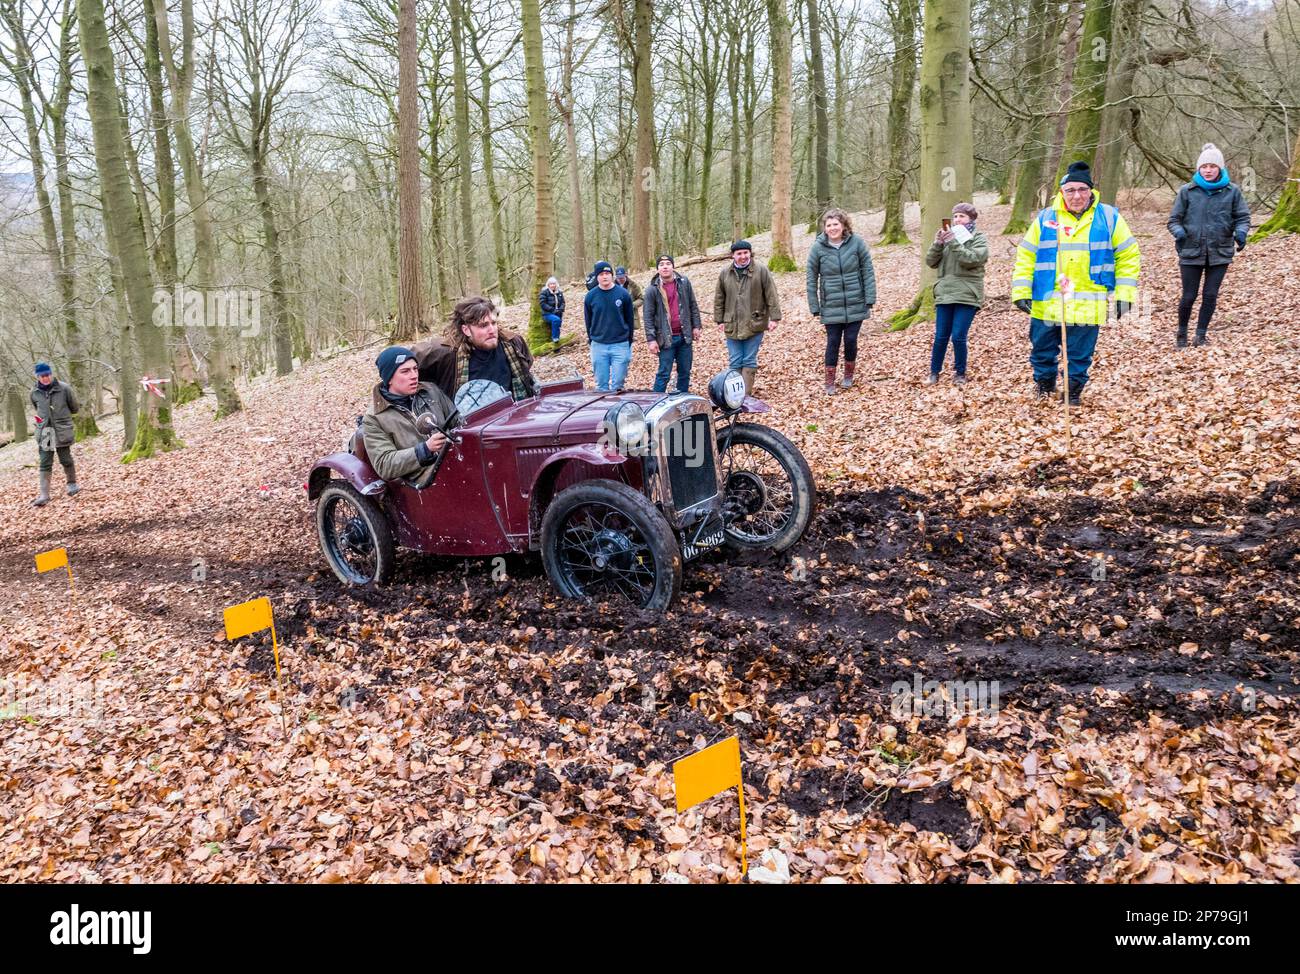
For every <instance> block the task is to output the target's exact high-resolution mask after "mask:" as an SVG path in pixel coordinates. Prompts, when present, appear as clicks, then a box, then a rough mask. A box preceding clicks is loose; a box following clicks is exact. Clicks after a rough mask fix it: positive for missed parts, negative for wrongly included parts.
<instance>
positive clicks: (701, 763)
mask: <svg viewBox="0 0 1300 974" xmlns="http://www.w3.org/2000/svg"><path fill="white" fill-rule="evenodd" d="M728 788H735V789H736V797H737V798H738V799H739V801H740V870H741V872H742V873H747V872H749V863H748V861H747V859H746V855H745V786H744V784H743V782H742V781H741V777H740V738H738V737H728V738H727V739H726V740H725V741H719V742H718V743H717V744H712V745H710V746H709V747H706V748H705V749H704V750H703V751H696V752H695V753H694V754H692V755H690V756H689V757H685V758H682V759H681V760H680V761H677V762H676V763H674V764H673V789H674V791H675V792H676V793H677V811H678V813H679V814H680V813H681V812H684V811H686V809H688V808H690V807H692V806H693V805H698V804H699V803H700V802H702V801H708V800H709V799H710V798H712V797H713V796H714V795H718V794H721V793H722V792H724V791H726V790H727V789H728Z"/></svg>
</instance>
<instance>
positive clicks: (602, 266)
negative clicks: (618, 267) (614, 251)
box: [591, 260, 614, 274]
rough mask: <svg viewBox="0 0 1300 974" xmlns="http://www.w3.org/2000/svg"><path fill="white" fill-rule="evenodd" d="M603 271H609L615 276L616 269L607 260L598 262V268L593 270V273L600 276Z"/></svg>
mask: <svg viewBox="0 0 1300 974" xmlns="http://www.w3.org/2000/svg"><path fill="white" fill-rule="evenodd" d="M603 271H609V272H610V273H611V274H613V273H614V268H613V267H611V266H610V264H609V261H607V260H598V261H596V266H595V267H593V268H592V270H591V273H593V274H600V273H601V272H603Z"/></svg>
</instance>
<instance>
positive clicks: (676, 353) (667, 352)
mask: <svg viewBox="0 0 1300 974" xmlns="http://www.w3.org/2000/svg"><path fill="white" fill-rule="evenodd" d="M694 349H695V346H693V345H692V344H691V343H690V342H688V341H687V340H686V339H685V338H683V337H682V336H681V335H674V336H673V340H672V343H671V344H669V345H660V346H659V371H658V372H656V373H655V392H665V391H667V389H668V377H669V376H670V375H672V371H673V363H674V362H676V363H677V391H678V392H687V391H688V390H689V388H690V384H691V360H692V359H693V358H694V357H695V354H694Z"/></svg>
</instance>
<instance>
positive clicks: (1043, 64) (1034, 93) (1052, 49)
mask: <svg viewBox="0 0 1300 974" xmlns="http://www.w3.org/2000/svg"><path fill="white" fill-rule="evenodd" d="M1060 32H1061V17H1060V13H1059V6H1058V0H1031V2H1030V5H1029V31H1028V33H1029V42H1028V47H1027V50H1026V53H1025V87H1026V89H1027V90H1028V91H1029V92H1030V93H1031V97H1030V98H1029V99H1028V100H1027V104H1026V107H1027V108H1029V110H1030V111H1032V112H1035V113H1037V114H1036V115H1035V117H1033V118H1032V119H1030V121H1029V123H1028V126H1027V128H1026V130H1025V143H1024V147H1023V148H1022V149H1021V155H1022V158H1021V162H1020V169H1019V171H1018V172H1017V174H1016V184H1015V191H1014V193H1013V197H1012V202H1011V217H1010V218H1009V219H1008V220H1007V225H1006V226H1005V227H1004V228H1003V229H1002V232H1003V233H1004V234H1009V235H1010V234H1020V233H1024V232H1025V231H1026V230H1027V229H1028V228H1029V220H1030V218H1031V217H1032V216H1033V214H1034V212H1035V210H1036V208H1037V204H1038V193H1039V191H1040V190H1041V189H1042V185H1043V166H1044V165H1045V164H1046V161H1047V152H1048V149H1049V148H1050V145H1049V142H1048V138H1049V136H1050V133H1051V130H1052V124H1053V119H1052V117H1051V116H1049V115H1047V114H1046V111H1047V107H1048V104H1049V102H1050V100H1051V92H1052V88H1053V81H1054V77H1053V72H1054V65H1055V64H1056V57H1055V55H1056V48H1057V44H1058V41H1059V37H1060Z"/></svg>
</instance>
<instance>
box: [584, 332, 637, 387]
mask: <svg viewBox="0 0 1300 974" xmlns="http://www.w3.org/2000/svg"><path fill="white" fill-rule="evenodd" d="M631 364H632V343H631V342H611V343H610V344H606V343H605V342H592V343H591V371H592V372H594V373H596V391H597V392H618V391H620V390H621V389H622V388H623V382H624V380H626V379H627V367H628V366H629V365H631Z"/></svg>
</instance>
